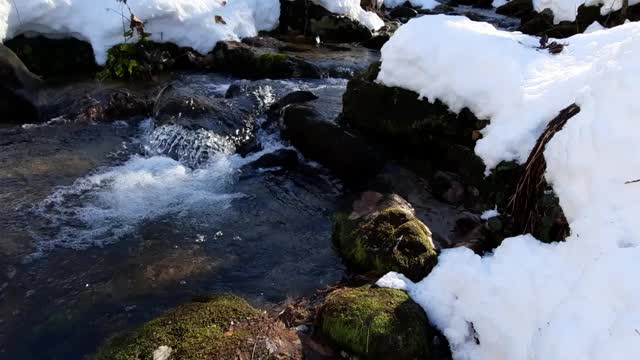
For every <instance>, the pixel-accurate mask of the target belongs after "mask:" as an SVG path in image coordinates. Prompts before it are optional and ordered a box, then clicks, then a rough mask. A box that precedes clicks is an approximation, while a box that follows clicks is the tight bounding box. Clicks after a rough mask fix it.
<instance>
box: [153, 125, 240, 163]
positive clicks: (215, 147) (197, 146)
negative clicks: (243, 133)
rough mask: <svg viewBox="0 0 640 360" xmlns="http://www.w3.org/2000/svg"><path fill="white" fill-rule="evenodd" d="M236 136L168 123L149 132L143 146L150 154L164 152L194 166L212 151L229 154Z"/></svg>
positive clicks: (234, 147) (206, 157)
mask: <svg viewBox="0 0 640 360" xmlns="http://www.w3.org/2000/svg"><path fill="white" fill-rule="evenodd" d="M238 135H240V131H238ZM247 136H248V135H247ZM238 140H239V137H236V136H234V137H231V136H221V135H218V134H216V133H214V132H213V131H210V130H207V129H196V130H192V129H188V128H185V127H183V126H180V125H174V124H170V125H162V126H160V127H157V128H154V129H152V130H151V131H150V132H149V135H148V140H147V143H146V145H145V150H146V151H147V153H149V154H150V155H166V156H169V157H171V158H173V159H175V160H178V161H180V162H181V163H183V164H185V165H187V166H189V167H192V168H197V167H199V166H200V165H202V164H205V163H207V162H208V161H209V159H211V158H212V157H213V155H214V154H225V155H229V154H232V153H233V152H235V150H236V144H237V143H238Z"/></svg>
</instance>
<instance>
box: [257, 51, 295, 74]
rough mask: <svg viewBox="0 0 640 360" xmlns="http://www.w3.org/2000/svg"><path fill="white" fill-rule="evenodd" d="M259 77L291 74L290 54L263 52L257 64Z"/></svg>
mask: <svg viewBox="0 0 640 360" xmlns="http://www.w3.org/2000/svg"><path fill="white" fill-rule="evenodd" d="M255 67H256V69H257V72H258V74H259V77H276V78H279V77H287V76H290V75H291V73H292V72H291V66H290V64H289V56H288V55H285V54H279V53H270V54H262V55H260V56H258V57H257V58H256V65H255Z"/></svg>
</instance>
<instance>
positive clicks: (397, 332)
mask: <svg viewBox="0 0 640 360" xmlns="http://www.w3.org/2000/svg"><path fill="white" fill-rule="evenodd" d="M318 323H319V326H320V330H321V331H322V334H323V335H324V336H325V337H327V338H328V340H329V341H331V342H332V343H333V344H334V345H336V346H338V347H340V348H342V349H344V350H346V351H348V352H350V353H352V354H355V355H357V356H358V357H360V358H364V359H398V360H414V359H443V360H444V359H447V358H450V357H451V355H450V353H449V350H448V348H447V347H448V344H447V343H446V340H445V339H444V337H443V336H442V335H440V334H438V333H437V332H436V331H435V330H434V329H433V328H432V327H431V325H430V324H429V320H428V318H427V316H426V314H425V313H424V310H422V308H420V306H419V305H418V304H416V303H415V302H413V301H412V300H411V299H410V298H409V296H408V295H407V293H406V292H404V291H401V290H394V289H384V288H372V287H369V286H363V287H359V288H353V289H349V288H345V289H340V290H336V291H334V292H332V293H331V294H329V296H328V297H327V299H326V300H325V302H324V304H323V305H322V307H321V309H320V311H319V317H318Z"/></svg>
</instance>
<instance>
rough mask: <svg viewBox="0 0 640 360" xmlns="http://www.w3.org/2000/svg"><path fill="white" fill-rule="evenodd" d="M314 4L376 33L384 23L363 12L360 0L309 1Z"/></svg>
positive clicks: (374, 16) (370, 13)
mask: <svg viewBox="0 0 640 360" xmlns="http://www.w3.org/2000/svg"><path fill="white" fill-rule="evenodd" d="M311 1H313V2H314V3H315V4H317V5H320V6H322V7H323V8H325V9H327V10H329V11H331V12H332V13H335V14H338V15H344V16H347V17H348V18H350V19H353V20H356V21H358V22H360V23H362V24H363V25H364V26H366V27H368V28H369V29H371V30H373V31H376V30H378V29H380V28H381V27H383V26H384V21H382V19H380V17H379V16H378V15H377V14H376V13H373V12H370V11H365V10H364V9H363V8H362V7H361V6H360V0H311Z"/></svg>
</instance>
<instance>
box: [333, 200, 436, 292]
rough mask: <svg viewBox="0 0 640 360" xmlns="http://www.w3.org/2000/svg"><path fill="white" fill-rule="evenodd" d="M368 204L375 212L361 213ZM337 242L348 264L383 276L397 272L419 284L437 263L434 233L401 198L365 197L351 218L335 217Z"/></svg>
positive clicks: (357, 205)
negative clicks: (432, 234)
mask: <svg viewBox="0 0 640 360" xmlns="http://www.w3.org/2000/svg"><path fill="white" fill-rule="evenodd" d="M364 203H370V204H371V205H366V206H365V207H367V208H369V209H371V210H367V212H366V213H359V209H358V207H361V205H360V204H364ZM371 206H373V208H371ZM333 239H334V242H335V243H336V246H337V247H338V249H339V251H340V253H341V254H342V255H343V257H344V258H345V260H346V261H347V262H349V263H350V264H352V265H354V266H355V267H357V268H359V269H362V270H363V271H367V272H374V273H376V274H379V275H382V274H386V273H387V272H389V271H396V272H399V273H403V274H404V275H406V276H407V277H409V278H411V279H412V280H415V281H418V280H422V279H423V278H424V277H425V276H427V275H428V274H429V272H431V269H432V268H433V267H434V266H435V264H436V263H437V253H436V250H435V247H434V245H433V240H432V239H431V231H430V230H429V228H428V227H427V226H426V225H425V224H423V223H422V222H421V221H420V220H418V218H416V216H415V213H414V212H413V209H412V208H411V206H410V205H409V204H408V203H407V202H406V201H404V200H403V199H402V198H400V197H399V196H397V195H387V196H383V195H381V194H377V193H371V192H367V193H363V194H362V196H361V198H360V200H359V201H358V202H356V203H355V205H354V209H353V210H352V212H351V213H350V214H349V213H338V214H337V215H336V216H335V226H334V232H333Z"/></svg>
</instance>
